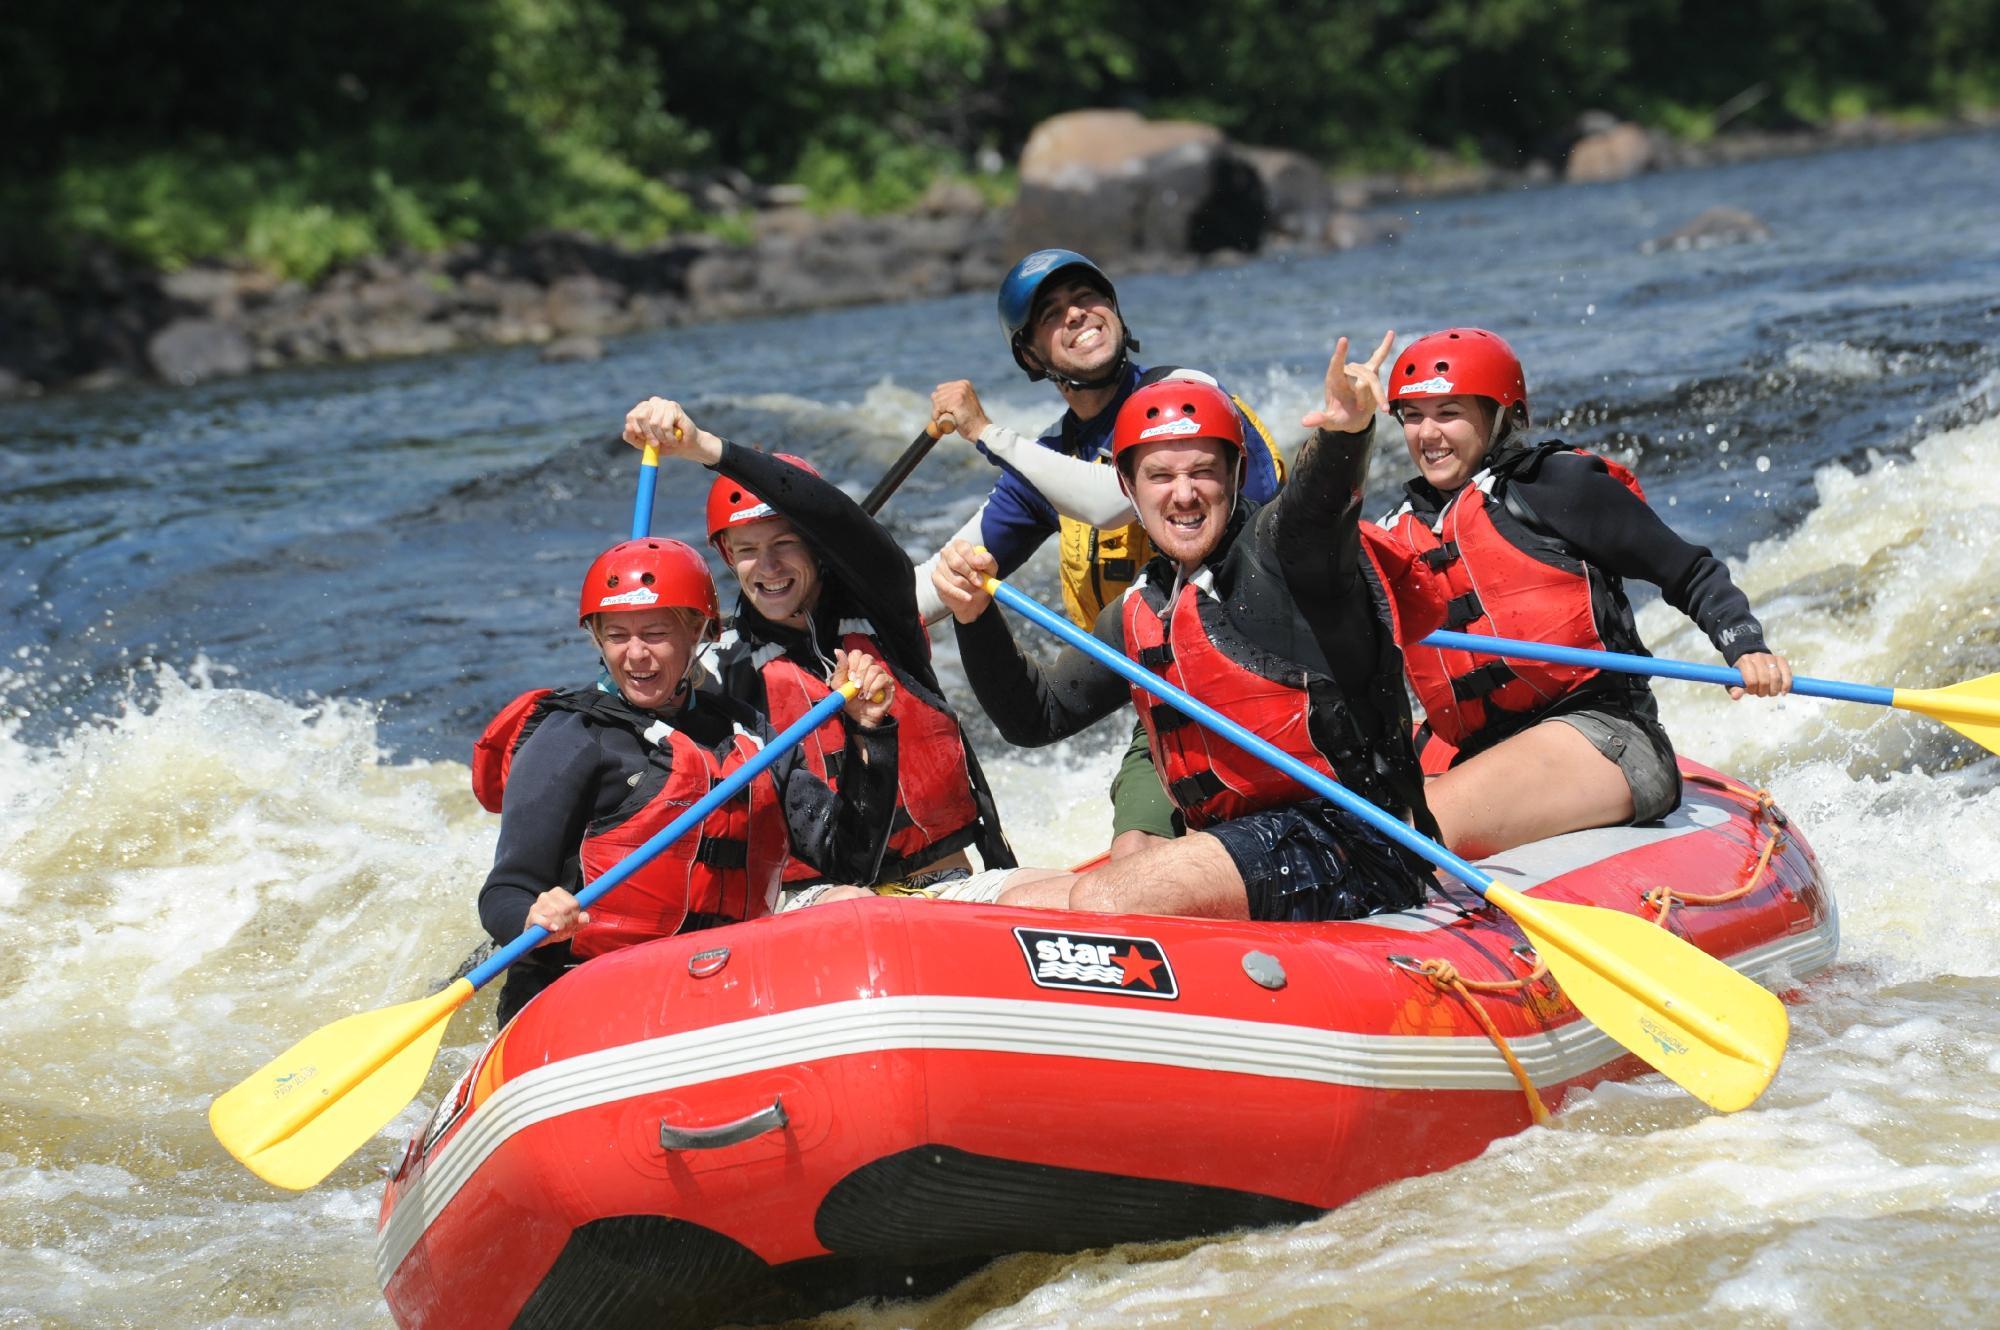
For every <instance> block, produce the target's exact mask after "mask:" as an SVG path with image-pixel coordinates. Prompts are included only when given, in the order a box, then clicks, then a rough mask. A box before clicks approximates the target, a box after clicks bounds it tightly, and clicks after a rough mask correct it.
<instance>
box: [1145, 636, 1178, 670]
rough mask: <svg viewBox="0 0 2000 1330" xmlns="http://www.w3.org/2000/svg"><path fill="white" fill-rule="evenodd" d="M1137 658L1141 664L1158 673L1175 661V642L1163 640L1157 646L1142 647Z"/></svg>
mask: <svg viewBox="0 0 2000 1330" xmlns="http://www.w3.org/2000/svg"><path fill="white" fill-rule="evenodd" d="M1136 659H1137V660H1138V662H1139V664H1140V665H1141V666H1143V667H1144V668H1146V669H1149V670H1151V671H1152V672H1153V673H1155V674H1158V673H1159V672H1160V671H1161V670H1164V669H1165V668H1167V666H1169V665H1171V664H1173V663H1174V646H1173V643H1171V642H1162V643H1160V644H1159V645H1158V646H1156V647H1140V648H1139V654H1138V656H1137V657H1136Z"/></svg>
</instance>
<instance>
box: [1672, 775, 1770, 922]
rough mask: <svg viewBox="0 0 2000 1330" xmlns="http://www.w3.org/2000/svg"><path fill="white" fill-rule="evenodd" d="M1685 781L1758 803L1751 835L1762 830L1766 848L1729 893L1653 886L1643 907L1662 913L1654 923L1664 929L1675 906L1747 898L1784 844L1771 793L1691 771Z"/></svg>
mask: <svg viewBox="0 0 2000 1330" xmlns="http://www.w3.org/2000/svg"><path fill="white" fill-rule="evenodd" d="M1686 779H1688V780H1691V781H1693V782H1695V783H1696V784H1698V785H1706V786H1708V787H1710V788H1711V789H1718V790H1724V791H1726V792H1728V793H1730V794H1733V795H1736V796H1737V797H1738V798H1740V799H1754V800H1756V801H1757V815H1756V816H1755V817H1754V818H1753V819H1751V823H1750V826H1751V834H1752V836H1753V837H1754V836H1755V835H1756V834H1757V830H1758V829H1759V828H1763V829H1764V830H1765V832H1766V834H1765V836H1764V847H1763V849H1761V850H1760V851H1758V853H1757V859H1756V862H1755V863H1754V864H1752V865H1751V867H1750V872H1749V873H1748V874H1747V875H1746V876H1745V877H1744V879H1743V881H1742V882H1741V883H1740V884H1738V885H1737V886H1736V887H1734V888H1733V889H1731V890H1729V891H1719V892H1715V893H1713V894H1709V895H1702V894H1699V893H1696V892H1691V891H1676V890H1675V889H1674V888H1672V887H1654V888H1653V889H1652V890H1650V891H1648V892H1647V893H1646V894H1645V896H1644V897H1642V898H1641V904H1643V905H1648V906H1651V907H1652V908H1653V909H1655V910H1658V911H1659V914H1658V916H1657V917H1656V918H1655V919H1654V920H1653V922H1654V923H1656V924H1658V925H1659V926H1660V927H1662V928H1665V927H1666V926H1667V917H1668V916H1669V915H1670V914H1672V913H1673V909H1674V906H1675V905H1727V904H1728V903H1729V902H1731V901H1735V900H1741V899H1743V898H1744V897H1745V896H1748V895H1749V894H1750V893H1751V892H1753V891H1755V890H1756V889H1757V888H1758V887H1759V886H1760V885H1761V884H1762V883H1763V881H1764V875H1765V873H1766V872H1768V871H1769V870H1770V867H1771V857H1772V856H1773V855H1775V854H1776V853H1777V852H1778V851H1779V850H1780V849H1782V848H1783V847H1784V844H1785V826H1786V822H1785V814H1784V812H1783V811H1782V810H1781V809H1779V807H1778V805H1777V802H1776V801H1775V800H1774V799H1772V797H1771V792H1770V791H1769V790H1766V789H1756V790H1753V789H1751V788H1750V787H1749V786H1747V785H1739V784H1737V783H1736V782H1735V781H1733V780H1730V779H1729V778H1727V777H1726V776H1707V775H1701V774H1698V773H1693V772H1690V773H1689V774H1688V775H1687V777H1686Z"/></svg>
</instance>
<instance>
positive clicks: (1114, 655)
mask: <svg viewBox="0 0 2000 1330" xmlns="http://www.w3.org/2000/svg"><path fill="white" fill-rule="evenodd" d="M993 595H994V598H995V599H996V600H998V601H999V602H1000V603H1001V604H1002V605H1005V606H1006V607H1007V608H1008V609H1010V610H1013V611H1014V612H1015V613H1017V614H1021V615H1024V616H1026V617H1027V618H1030V619H1033V620H1034V621H1035V622H1036V623H1038V624H1040V625H1041V626H1042V627H1044V628H1046V629H1048V630H1049V631H1050V632H1052V633H1054V634H1055V635H1056V636H1057V637H1060V638H1061V639H1063V641H1065V642H1067V643H1069V644H1070V645H1071V646H1073V647H1075V648H1076V649H1077V650H1078V651H1081V652H1084V653H1085V654H1086V655H1088V656H1090V657H1091V658H1092V659H1094V660H1095V661H1097V663H1098V664H1100V665H1102V666H1104V667H1105V668H1106V669H1109V670H1111V671H1113V672H1115V673H1117V674H1120V675H1122V676H1124V678H1125V679H1126V680H1128V681H1129V682H1131V683H1135V684H1137V685H1138V686H1139V687H1141V688H1143V689H1145V690H1146V691H1147V692H1149V693H1151V694H1152V695H1153V696H1154V697H1157V698H1159V699H1160V700H1161V701H1162V702H1165V703H1166V704H1167V705H1168V706H1170V707H1172V708H1173V709H1174V710H1176V711H1178V712H1180V713H1181V714H1182V715H1184V716H1186V717H1188V718H1189V719H1190V720H1197V721H1200V722H1201V723H1202V724H1203V725H1206V726H1207V727H1208V728H1209V729H1211V730H1213V731H1215V733H1217V734H1219V735H1221V736H1222V737H1223V738H1225V739H1227V740H1229V742H1231V743H1233V744H1235V745H1236V746H1237V747H1238V748H1241V749H1242V750H1243V751H1244V752H1246V753H1249V754H1252V755H1253V756H1255V757H1259V758H1262V759H1263V760H1264V761H1266V762H1269V763H1270V764H1271V765H1272V766H1274V767H1276V768H1277V769H1278V770H1280V771H1282V772H1284V773H1285V774H1286V775H1287V776H1290V777H1291V778H1292V779H1293V780H1295V781H1297V782H1299V783H1300V784H1301V785H1304V786H1305V787H1306V788H1307V789H1310V790H1313V791H1315V792H1317V793H1319V794H1321V795H1323V796H1325V797H1326V798H1328V799H1331V800H1332V801H1333V802H1334V803H1336V804H1339V805H1340V806H1341V807H1342V808H1344V809H1346V810H1347V811H1348V812H1350V813H1352V814H1353V815H1354V816H1356V817H1358V818H1360V819H1361V820H1362V821H1363V822H1366V823H1367V824H1368V825H1369V826H1371V827H1373V828H1375V829H1376V830H1377V831H1379V832H1381V833H1382V834H1383V835H1385V836H1387V837H1389V839H1391V840H1393V841H1395V842H1397V843H1398V844H1400V845H1403V846H1406V847H1408V848H1409V849H1411V850H1413V851H1415V852H1416V853H1417V854H1419V855H1422V856H1423V857H1424V858H1425V859H1427V860H1429V861H1430V862H1431V863H1434V864H1436V865H1437V866H1438V867H1440V868H1442V869H1444V870H1445V871H1446V872H1448V873H1450V874H1451V875H1452V876H1453V877H1455V878H1457V879H1458V880H1459V881H1461V882H1463V883H1465V885H1466V886H1468V887H1471V888H1472V889H1473V890H1474V891H1476V892H1478V893H1479V894H1480V895H1481V896H1484V895H1485V894H1486V889H1487V888H1488V887H1490V886H1492V885H1493V884H1492V883H1491V882H1490V881H1489V880H1488V879H1487V877H1486V875H1485V874H1484V873H1482V872H1480V871H1479V870H1478V869H1476V868H1474V867H1473V866H1472V865H1471V864H1469V863H1467V862H1466V861H1465V860H1463V859H1461V858H1459V857H1458V856H1457V855H1455V854H1453V853H1452V852H1451V851H1450V850H1447V849H1446V848H1445V847H1444V846H1442V845H1439V844H1438V843H1437V842H1436V841H1434V840H1432V839H1431V838H1430V837H1428V836H1426V835H1424V834H1423V833H1422V832H1420V831H1418V830H1417V829H1416V828H1414V827H1412V826H1410V825H1409V824H1408V823H1406V822H1404V821H1402V820H1401V819H1400V818H1395V817H1391V816H1390V815H1389V814H1388V813H1385V812H1383V811H1382V810H1381V809H1380V808H1377V807H1376V806H1375V805H1374V804H1371V803H1369V802H1368V801H1367V800H1366V799H1364V798H1362V797H1361V796H1360V795H1358V794H1356V793H1354V791H1352V790H1350V789H1348V788H1347V787H1346V786H1344V785H1342V784H1341V783H1340V782H1339V781H1335V780H1329V779H1328V778H1327V777H1325V776H1324V775H1321V774H1320V773H1319V772H1317V771H1314V770H1313V769H1312V768H1311V767H1309V766H1307V765H1306V764H1305V763H1303V762H1301V761H1299V760H1298V759H1297V758H1295V757H1293V756H1292V755H1291V754H1290V753H1287V752H1285V751H1284V750H1283V749H1282V748H1279V747H1278V746H1277V745H1275V744H1273V743H1271V742H1270V741H1269V740H1266V739H1262V738H1259V737H1258V736H1257V735H1255V734H1252V733H1251V732H1250V731H1249V730H1246V729H1244V728H1243V727H1242V726H1241V725H1238V724H1237V723H1236V722H1235V721H1233V720H1231V719H1229V717H1227V716H1225V715H1223V714H1222V713H1221V712H1219V711H1217V710H1216V709H1215V708H1214V707H1211V706H1209V705H1208V704H1207V703H1206V702H1203V701H1201V700H1200V699H1199V698H1196V697H1194V696H1193V695H1191V694H1189V693H1185V692H1182V691H1181V690H1180V689H1178V688H1176V687H1174V686H1173V685H1172V684H1170V683H1168V682H1167V681H1166V680H1165V679H1162V678H1161V677H1160V676H1159V675H1157V674H1154V673H1153V672H1152V671H1151V670H1148V669H1146V668H1145V667H1143V666H1141V665H1139V664H1138V663H1137V662H1135V661H1133V660H1131V659H1129V658H1128V657H1126V656H1124V655H1122V654H1120V653H1119V652H1116V651H1113V650H1112V649H1111V648H1110V647H1108V646H1105V645H1104V643H1102V642H1100V641H1098V640H1097V639H1096V638H1095V637H1092V636H1091V635H1090V634H1089V633H1086V632H1084V631H1083V630H1082V629H1081V628H1078V627H1077V626H1076V625H1075V624H1073V623H1071V622H1070V621H1069V620H1068V619H1065V618H1063V617H1062V616H1061V615H1059V614H1057V613H1055V612H1054V611H1052V610H1050V609H1049V608H1048V607H1047V606H1045V605H1042V604H1041V603H1040V602H1038V601H1035V600H1031V599H1029V598H1028V597H1027V596H1024V595H1022V594H1021V593H1020V592H1019V591H1016V590H1015V589H1014V588H1013V587H1010V586H1008V585H1007V584H1006V583H1005V582H1000V583H997V584H996V585H995V586H994V587H993Z"/></svg>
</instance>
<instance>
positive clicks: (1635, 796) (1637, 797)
mask: <svg viewBox="0 0 2000 1330" xmlns="http://www.w3.org/2000/svg"><path fill="white" fill-rule="evenodd" d="M1550 719H1551V720H1559V721H1561V722H1562V723H1563V724H1565V725H1567V726H1569V727H1570V728H1571V729H1573V730H1575V731H1576V732H1577V733H1578V734H1581V735H1582V736H1583V737H1584V738H1586V739H1588V740H1590V746H1591V747H1592V748H1595V749H1596V750H1597V751H1598V752H1600V753H1602V754H1604V756H1605V758H1606V759H1608V760H1609V761H1610V762H1611V764H1612V765H1613V766H1615V767H1617V768H1618V770H1619V773H1620V774H1621V775H1623V776H1624V777H1625V785H1626V788H1627V789H1629V790H1631V791H1632V820H1633V821H1634V822H1657V821H1659V820H1660V819H1661V818H1663V817H1665V816H1666V815H1667V814H1668V813H1671V812H1673V811H1674V809H1676V808H1678V807H1680V802H1681V768H1680V763H1679V762H1677V761H1676V760H1675V759H1674V744H1673V740H1671V739H1669V738H1668V737H1667V732H1666V731H1665V730H1664V729H1662V728H1661V727H1660V723H1659V722H1658V721H1655V720H1648V719H1646V718H1645V717H1642V716H1635V715H1633V714H1632V713H1631V712H1629V711H1612V710H1608V709H1602V708H1600V709H1598V710H1594V711H1566V712H1564V713H1563V714H1561V715H1559V716H1552V717H1550ZM1543 723H1544V724H1547V722H1546V721H1544V722H1543Z"/></svg>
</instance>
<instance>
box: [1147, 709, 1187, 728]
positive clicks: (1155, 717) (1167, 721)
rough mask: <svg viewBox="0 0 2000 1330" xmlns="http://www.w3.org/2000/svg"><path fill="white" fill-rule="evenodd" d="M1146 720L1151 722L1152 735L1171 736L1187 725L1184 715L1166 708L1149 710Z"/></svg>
mask: <svg viewBox="0 0 2000 1330" xmlns="http://www.w3.org/2000/svg"><path fill="white" fill-rule="evenodd" d="M1147 719H1149V720H1151V721H1152V722H1153V733H1154V734H1171V733H1173V732H1174V731H1175V730H1177V729H1179V728H1180V727H1181V726H1183V725H1185V724H1187V723H1188V718H1187V717H1186V716H1185V715H1182V714H1181V713H1180V712H1178V711H1176V710H1174V709H1173V708H1172V707H1167V706H1160V707H1152V708H1149V714H1148V717H1147Z"/></svg>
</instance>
